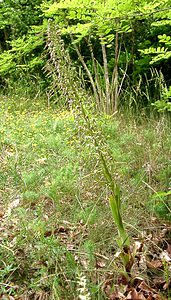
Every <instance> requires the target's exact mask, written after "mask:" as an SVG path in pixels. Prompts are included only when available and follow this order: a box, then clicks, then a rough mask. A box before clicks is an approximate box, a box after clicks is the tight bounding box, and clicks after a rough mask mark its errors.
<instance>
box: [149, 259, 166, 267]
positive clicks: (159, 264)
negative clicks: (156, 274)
mask: <svg viewBox="0 0 171 300" xmlns="http://www.w3.org/2000/svg"><path fill="white" fill-rule="evenodd" d="M162 266H163V264H162V262H161V260H159V259H156V260H151V261H147V267H148V268H149V269H158V268H161V267H162Z"/></svg>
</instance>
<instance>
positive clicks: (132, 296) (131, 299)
mask: <svg viewBox="0 0 171 300" xmlns="http://www.w3.org/2000/svg"><path fill="white" fill-rule="evenodd" d="M126 299H127V300H146V298H145V297H144V295H143V293H141V292H139V293H138V292H137V291H136V289H134V288H133V289H132V290H131V291H130V292H129V294H128V295H127V297H126Z"/></svg>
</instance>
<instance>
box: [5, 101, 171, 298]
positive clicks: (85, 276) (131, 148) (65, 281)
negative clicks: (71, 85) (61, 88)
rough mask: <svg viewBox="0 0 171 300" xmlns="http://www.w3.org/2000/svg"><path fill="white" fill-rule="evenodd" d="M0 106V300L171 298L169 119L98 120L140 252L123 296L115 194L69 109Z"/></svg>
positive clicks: (32, 104)
mask: <svg viewBox="0 0 171 300" xmlns="http://www.w3.org/2000/svg"><path fill="white" fill-rule="evenodd" d="M0 107H1V110H0V120H1V122H0V232H1V235H0V239H1V245H0V261H1V268H0V297H1V299H11V300H12V299H18V300H19V299H25V300H27V299H30V300H31V299H39V300H40V299H60V300H64V299H84V300H88V299H95V300H96V299H98V300H101V299H111V300H112V299H113V300H114V299H159V300H160V299H171V291H170V285H171V283H170V272H171V232H170V229H171V226H170V221H171V204H170V202H169V196H170V174H171V169H170V149H171V138H170V124H169V120H168V119H167V117H166V116H164V115H160V116H151V117H150V118H149V117H146V116H145V115H140V116H139V117H138V118H137V119H135V117H134V116H133V115H132V116H130V115H129V116H128V115H126V114H121V113H118V114H115V115H114V116H107V115H105V114H99V115H97V116H94V119H95V122H96V125H97V127H98V128H99V129H100V130H101V132H102V135H103V138H104V139H105V141H106V144H107V146H108V148H109V149H110V153H111V157H112V160H111V161H110V165H111V166H112V168H113V170H114V171H113V172H114V173H113V174H112V175H113V177H114V180H117V182H119V185H120V188H121V211H122V216H123V222H124V225H125V227H126V229H127V232H128V234H129V236H130V237H131V238H132V239H133V240H134V242H135V244H136V245H137V247H139V248H141V250H140V254H139V255H137V257H135V263H134V266H133V270H132V272H133V275H134V276H133V278H134V283H133V285H132V287H131V288H130V287H129V288H130V290H129V291H126V290H125V289H126V288H127V289H128V286H127V287H125V284H124V277H123V276H122V275H121V276H119V277H118V274H122V265H121V262H120V260H119V255H117V253H118V245H117V239H118V237H117V230H116V228H115V225H114V223H113V219H112V215H111V211H110V208H109V200H108V198H109V194H110V191H109V188H108V187H107V185H106V184H105V179H104V175H103V172H102V170H101V167H100V166H99V158H98V156H97V153H96V151H95V148H94V147H92V145H91V143H90V139H89V137H88V136H87V135H86V134H85V136H83V137H82V138H83V139H84V141H85V142H84V143H80V140H79V132H78V128H77V123H76V122H75V120H74V116H73V114H72V112H71V111H67V110H59V109H57V108H54V107H48V105H47V104H46V103H44V104H43V101H42V100H40V101H39V100H38V99H37V100H36V101H35V102H33V101H32V102H31V101H29V100H26V99H21V101H19V100H17V101H16V99H15V98H14V97H5V96H1V98H0ZM135 286H136V288H135ZM130 293H132V294H131V295H132V296H131V297H132V298H129V297H130ZM133 293H134V296H135V297H134V298H133ZM135 293H137V294H135ZM124 295H126V296H124ZM137 295H138V296H137ZM117 297H118V298H117ZM123 297H125V298H123ZM136 297H137V298H136ZM138 297H139V298H138ZM140 297H141V298H140ZM142 297H144V298H142ZM157 297H158V298H157Z"/></svg>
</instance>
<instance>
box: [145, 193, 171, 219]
mask: <svg viewBox="0 0 171 300" xmlns="http://www.w3.org/2000/svg"><path fill="white" fill-rule="evenodd" d="M170 195H171V191H168V192H157V193H155V194H154V195H153V196H152V197H151V199H150V200H149V202H148V205H149V208H150V209H151V211H153V212H154V213H155V214H156V215H157V216H158V217H159V218H161V219H163V220H167V221H171V203H170Z"/></svg>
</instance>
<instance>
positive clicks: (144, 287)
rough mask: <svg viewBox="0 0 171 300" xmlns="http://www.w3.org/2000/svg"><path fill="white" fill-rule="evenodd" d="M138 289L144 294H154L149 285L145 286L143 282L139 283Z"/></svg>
mask: <svg viewBox="0 0 171 300" xmlns="http://www.w3.org/2000/svg"><path fill="white" fill-rule="evenodd" d="M138 288H139V289H141V290H142V291H144V292H148V293H149V292H152V293H155V290H153V289H152V288H151V287H150V286H149V285H147V284H146V283H145V282H144V281H142V282H141V283H140V285H139V286H138Z"/></svg>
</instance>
